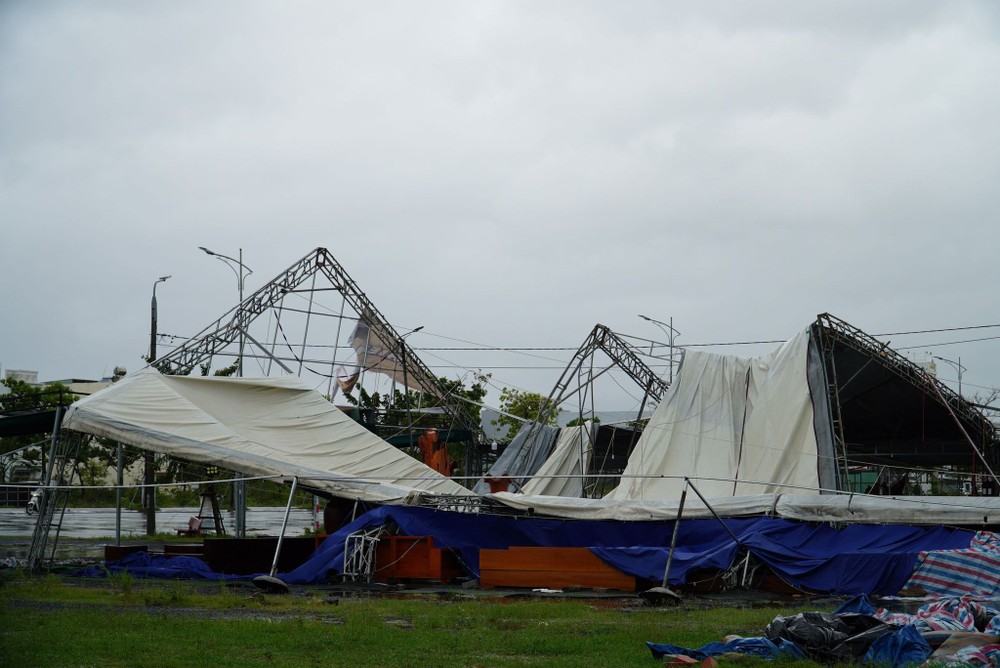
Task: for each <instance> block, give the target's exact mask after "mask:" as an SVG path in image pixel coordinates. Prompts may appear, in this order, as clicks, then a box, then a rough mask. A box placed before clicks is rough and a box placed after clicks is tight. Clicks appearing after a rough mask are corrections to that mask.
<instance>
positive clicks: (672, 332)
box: [639, 313, 681, 384]
mask: <svg viewBox="0 0 1000 668" xmlns="http://www.w3.org/2000/svg"><path fill="white" fill-rule="evenodd" d="M639 317H640V318H642V319H643V320H648V321H649V322H651V323H653V324H654V325H656V326H657V327H659V328H660V329H661V330H663V333H664V334H666V335H667V341H668V343H669V346H670V383H671V384H673V382H674V339H675V338H677V337H678V336H680V335H681V333H680V332H678V331H677V330H676V329H674V319H673V316H671V318H670V322H669V323H666V322H663V321H662V320H657V319H655V318H650V317H649V316H648V315H643V314H641V313H640V314H639Z"/></svg>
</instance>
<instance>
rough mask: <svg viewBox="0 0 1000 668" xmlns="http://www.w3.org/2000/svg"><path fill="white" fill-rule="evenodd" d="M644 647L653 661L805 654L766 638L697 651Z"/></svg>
mask: <svg viewBox="0 0 1000 668" xmlns="http://www.w3.org/2000/svg"><path fill="white" fill-rule="evenodd" d="M646 646H647V647H649V651H650V652H652V653H653V658H654V659H660V658H663V656H664V655H666V654H679V655H681V656H689V657H691V658H692V659H698V660H699V661H704V660H705V659H707V658H708V657H710V656H719V655H720V654H726V653H729V652H735V653H737V654H747V655H749V656H756V657H759V658H762V659H777V658H778V657H783V658H787V659H804V658H806V656H805V654H803V653H802V650H801V649H799V648H798V647H797V646H796V645H795V643H791V642H788V641H787V640H781V639H779V640H778V642H771V641H770V640H768V639H767V638H737V639H735V640H730V641H729V642H710V643H708V644H707V645H703V646H701V647H699V648H697V649H688V648H686V647H680V646H678V645H669V644H658V643H652V642H647V643H646Z"/></svg>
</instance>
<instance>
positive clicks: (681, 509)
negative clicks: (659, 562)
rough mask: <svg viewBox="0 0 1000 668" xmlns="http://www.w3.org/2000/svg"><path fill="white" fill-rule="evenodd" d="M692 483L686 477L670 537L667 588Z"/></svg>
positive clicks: (666, 575)
mask: <svg viewBox="0 0 1000 668" xmlns="http://www.w3.org/2000/svg"><path fill="white" fill-rule="evenodd" d="M689 484H691V483H690V481H689V480H688V479H687V478H684V489H683V490H681V502H680V505H678V506H677V519H676V520H674V534H673V536H671V537H670V552H668V553H667V565H666V567H665V568H664V569H663V588H664V589H666V588H667V579H668V578H669V577H670V564H671V563H673V561H674V548H676V547H677V534H678V533H680V528H681V516H682V515H684V501H685V500H686V499H687V493H688V485H689Z"/></svg>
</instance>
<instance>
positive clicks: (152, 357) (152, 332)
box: [147, 276, 170, 364]
mask: <svg viewBox="0 0 1000 668" xmlns="http://www.w3.org/2000/svg"><path fill="white" fill-rule="evenodd" d="M168 278H170V277H169V276H160V277H159V278H158V279H156V280H155V281H153V301H152V302H151V303H150V319H149V358H148V359H147V361H148V362H149V363H150V364H152V363H153V362H155V361H156V286H157V285H158V284H159V283H162V282H164V281H165V280H167V279H168Z"/></svg>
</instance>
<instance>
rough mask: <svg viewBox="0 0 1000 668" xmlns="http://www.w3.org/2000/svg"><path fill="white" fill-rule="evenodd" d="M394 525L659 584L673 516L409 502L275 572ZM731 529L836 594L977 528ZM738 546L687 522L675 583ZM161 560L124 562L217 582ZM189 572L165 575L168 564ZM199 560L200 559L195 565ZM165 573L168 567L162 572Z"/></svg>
mask: <svg viewBox="0 0 1000 668" xmlns="http://www.w3.org/2000/svg"><path fill="white" fill-rule="evenodd" d="M387 523H388V524H395V525H397V526H398V527H399V529H398V532H399V533H400V534H403V535H410V536H433V537H434V542H435V545H436V546H437V547H440V548H449V549H453V550H456V551H457V553H458V554H459V557H460V559H461V561H462V564H463V565H464V567H465V568H466V570H467V571H468V573H469V575H471V576H473V577H478V575H479V550H480V549H506V548H508V547H511V546H538V547H585V548H589V549H590V550H591V551H593V552H594V554H596V555H597V556H598V557H600V558H601V559H603V560H604V561H606V562H607V563H609V564H611V565H612V566H615V567H616V568H618V569H619V570H621V571H622V572H624V573H627V574H629V575H634V576H637V577H640V578H644V579H647V580H651V581H653V582H658V581H660V580H661V579H662V577H663V569H664V567H665V566H666V561H667V555H668V552H669V545H670V539H671V535H672V533H673V522H614V521H584V520H558V519H544V518H525V517H513V516H497V515H482V514H476V513H462V512H452V511H445V510H434V509H429V508H417V507H408V506H386V507H382V508H376V509H374V510H371V511H369V512H367V513H365V514H364V515H362V516H360V517H359V518H357V519H356V520H355V521H353V522H351V523H350V524H348V525H347V526H345V527H343V528H342V529H340V530H339V531H337V532H336V533H335V534H332V535H331V536H329V537H328V538H327V539H326V540H325V541H323V543H322V544H321V545H320V547H319V549H317V550H316V552H315V553H314V554H313V555H312V556H311V557H310V558H309V560H308V561H306V562H305V563H304V564H302V565H301V566H299V567H298V568H296V569H295V570H293V571H291V572H289V573H281V574H279V577H280V578H281V579H282V580H284V581H285V582H287V583H289V584H312V583H320V582H324V581H326V580H327V577H328V576H329V575H330V574H331V573H340V571H341V569H342V568H343V564H344V543H345V540H346V538H347V536H349V535H350V534H352V533H354V532H355V531H359V530H361V529H365V528H370V527H377V526H382V525H384V524H387ZM726 525H727V526H728V527H729V529H730V530H731V531H733V532H734V533H735V534H736V535H737V536H738V537H739V539H740V541H741V542H742V543H743V544H744V545H745V546H746V547H747V549H749V550H750V552H751V553H753V554H754V555H755V556H756V557H757V558H759V559H760V560H761V561H763V562H764V563H765V564H766V565H767V566H769V567H770V568H771V569H772V570H773V571H774V572H775V573H776V574H778V575H779V576H780V577H782V578H783V579H784V580H786V581H787V582H789V583H790V584H792V585H794V586H796V587H800V588H802V589H808V590H811V591H816V592H828V593H833V594H847V595H850V594H861V593H864V594H879V593H884V594H892V593H895V592H896V591H898V590H899V588H900V587H901V586H902V585H903V583H905V582H906V580H907V578H908V577H909V576H910V573H912V571H913V568H914V565H915V563H916V559H917V554H918V553H919V552H920V551H921V550H943V549H956V548H964V547H968V545H969V541H970V540H971V538H972V537H973V535H974V534H973V532H971V531H966V530H962V529H946V528H943V527H902V526H882V525H860V524H855V525H848V526H845V527H843V528H839V529H838V528H834V527H831V526H829V525H810V524H807V523H801V522H795V521H792V520H785V519H777V518H769V517H757V518H751V519H728V520H726ZM737 552H738V547H737V545H736V543H735V542H734V541H733V539H732V537H731V536H730V535H729V533H728V532H727V531H726V530H725V529H723V528H722V526H720V524H719V522H718V521H717V520H714V519H711V520H708V519H706V520H685V521H683V522H682V523H681V526H680V531H679V532H678V548H677V550H676V552H675V554H674V560H673V562H672V564H671V568H670V583H671V584H682V583H684V582H685V581H686V579H687V576H688V574H689V573H690V572H691V571H692V570H694V569H705V568H707V569H726V568H728V567H730V566H731V565H732V564H733V561H734V559H735V557H736V555H737ZM179 559H180V558H172V559H168V560H163V563H161V562H156V563H152V562H149V563H145V564H143V563H139V562H138V561H131V562H129V561H123V562H121V563H120V565H121V566H128V567H129V570H130V572H132V571H137V570H138V569H145V571H144V572H146V573H148V574H150V575H153V574H154V573H161V575H159V576H161V577H198V578H210V579H218V578H219V577H222V576H221V575H220V574H217V573H213V572H212V571H210V570H208V568H207V566H204V564H200V562H198V563H193V562H197V560H194V559H191V560H184V561H179ZM175 564H176V566H177V567H179V568H181V569H183V572H184V573H185V574H184V575H177V574H174V573H170V572H168V571H169V570H170V568H171V566H172V565H175ZM199 564H200V565H199ZM157 569H165V570H162V571H161V570H157Z"/></svg>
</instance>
